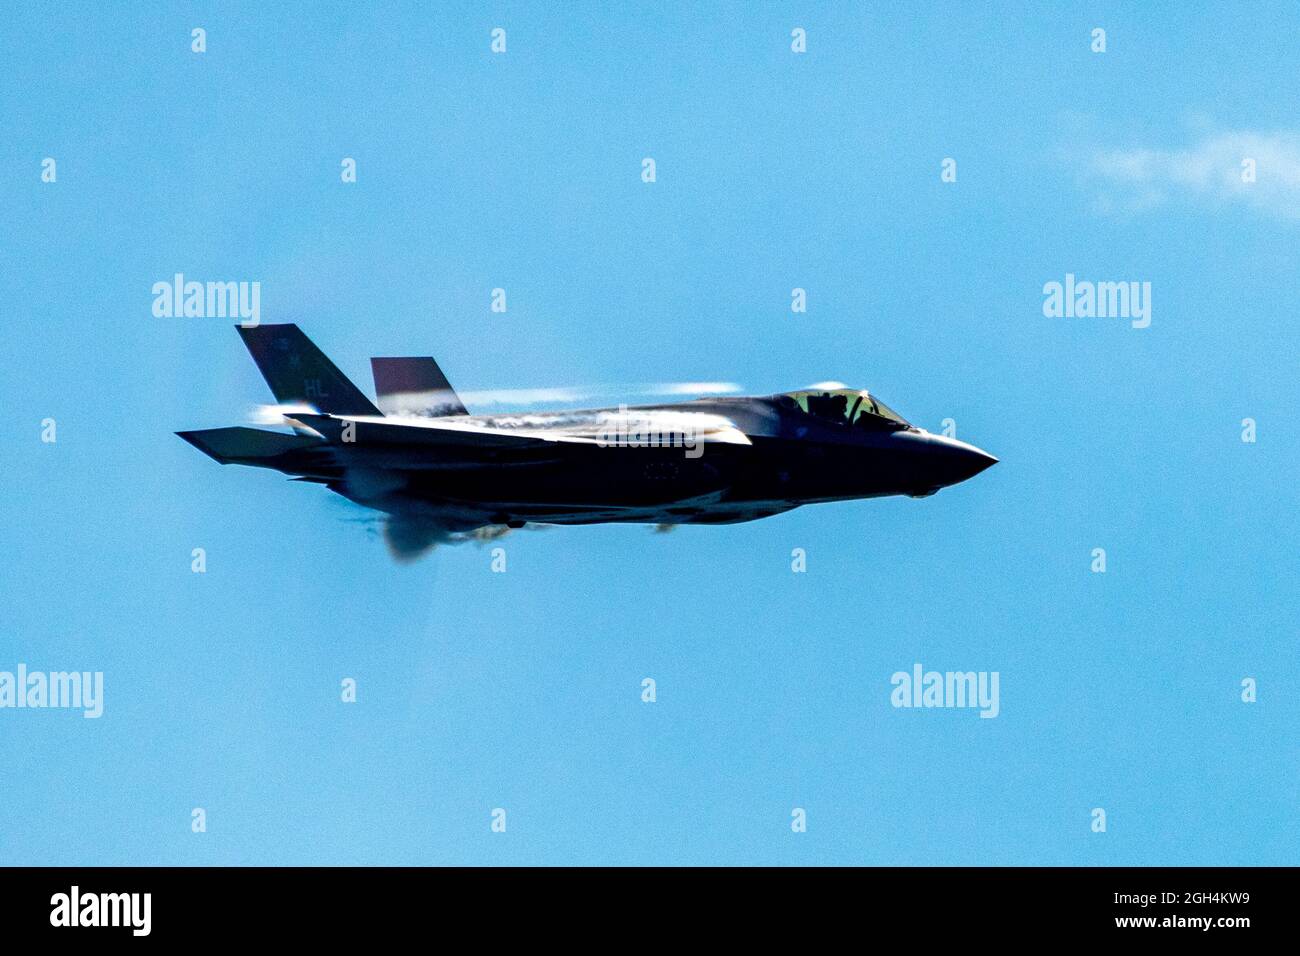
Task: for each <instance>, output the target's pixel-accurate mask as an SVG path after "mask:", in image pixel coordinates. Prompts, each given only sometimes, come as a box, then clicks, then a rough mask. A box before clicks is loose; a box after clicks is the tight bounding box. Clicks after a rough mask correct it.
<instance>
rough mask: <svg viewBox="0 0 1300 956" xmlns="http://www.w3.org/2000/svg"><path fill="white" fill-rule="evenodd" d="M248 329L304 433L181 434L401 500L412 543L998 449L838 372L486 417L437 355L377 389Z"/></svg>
mask: <svg viewBox="0 0 1300 956" xmlns="http://www.w3.org/2000/svg"><path fill="white" fill-rule="evenodd" d="M236 328H237V329H238V330H239V334H240V335H241V336H242V337H243V340H244V344H245V345H246V346H247V347H248V350H249V352H250V353H251V354H252V356H253V361H254V362H256V363H257V367H258V369H259V370H260V371H261V373H262V376H263V377H264V378H265V379H266V382H267V385H269V386H270V388H271V393H272V394H273V395H274V396H275V400H276V402H277V403H278V404H277V405H276V406H275V411H276V414H277V415H279V416H281V417H280V420H279V424H281V425H283V426H285V427H287V428H291V429H292V433H290V432H287V431H267V430H263V429H257V428H249V427H244V426H235V427H229V428H212V429H205V430H201V431H182V432H177V434H178V435H179V436H180V437H181V438H183V439H185V440H186V441H187V442H189V443H190V444H191V445H193V446H194V447H196V448H198V449H199V450H200V451H202V452H204V453H205V454H207V455H209V456H210V457H212V458H214V459H215V460H216V461H218V462H220V463H221V464H223V465H224V464H232V463H233V464H241V465H253V466H255V467H259V468H271V469H274V470H276V471H281V472H284V473H285V474H288V475H292V476H294V479H295V480H298V481H306V482H315V483H318V484H321V485H324V486H325V487H326V488H328V489H329V490H330V491H333V492H336V493H338V494H340V495H342V496H343V497H345V498H348V499H350V500H352V501H354V502H357V503H358V504H361V505H364V506H366V507H368V508H373V509H376V510H378V511H380V512H383V513H385V515H386V516H387V517H386V524H385V537H386V538H387V541H388V544H389V547H390V549H391V550H392V552H393V553H394V555H395V556H397V557H399V558H405V559H410V558H413V557H417V556H419V555H420V554H422V553H423V552H424V551H426V550H428V549H429V548H430V547H432V546H434V545H436V544H437V543H438V542H440V541H444V540H452V539H454V538H455V537H456V536H461V535H466V534H468V533H475V532H481V531H482V529H491V528H493V527H497V526H505V527H507V528H520V527H523V526H524V525H526V524H529V523H534V524H547V525H582V524H596V523H601V522H641V523H646V524H654V525H660V526H672V525H678V524H733V523H736V522H741V521H753V520H755V519H757V518H766V517H770V516H771V515H776V514H781V513H782V512H785V511H789V510H791V509H792V508H798V507H800V506H801V505H806V504H813V503H820V502H831V501H845V500H849V499H855V498H878V497H883V496H886V495H907V496H910V497H913V498H922V497H926V496H928V495H932V494H934V493H935V492H937V491H938V490H939V489H941V488H946V487H948V486H950V485H955V484H957V483H958V482H962V481H965V480H966V479H967V478H971V477H973V476H975V475H977V474H979V473H980V472H982V471H983V470H984V469H986V468H988V467H989V466H990V465H992V464H994V463H995V462H996V461H997V459H996V458H994V457H993V456H992V455H989V454H988V453H987V452H984V451H981V450H980V449H978V448H976V447H974V446H973V445H968V444H966V443H965V442H961V441H957V440H956V439H954V438H948V437H945V436H941V435H932V434H930V433H929V432H926V431H925V430H923V429H920V428H917V427H916V426H914V425H912V424H910V423H909V422H908V421H907V420H906V419H904V418H903V416H902V415H900V414H898V412H896V411H894V410H893V409H892V408H890V407H889V406H888V405H886V404H885V403H884V402H882V401H881V400H880V398H879V397H878V396H876V395H874V394H872V393H870V392H868V391H867V390H865V389H856V388H847V387H844V386H842V385H840V384H839V383H834V382H832V383H823V384H822V385H816V386H812V387H809V388H805V389H800V390H798V391H793V392H786V393H782V394H777V395H763V396H746V397H738V396H725V397H723V396H715V397H709V398H701V399H696V400H694V401H687V402H679V403H673V404H661V405H638V406H633V407H627V406H619V407H618V408H596V409H580V410H575V411H548V412H526V413H525V412H520V413H511V414H498V415H475V414H471V413H470V411H469V410H468V409H467V408H466V407H465V405H464V404H463V403H462V402H461V400H460V398H459V397H458V396H457V395H456V393H455V391H454V390H453V389H452V387H451V384H450V383H449V382H448V381H447V378H446V376H445V375H443V373H442V371H441V369H439V367H438V364H437V362H435V361H434V360H433V359H432V358H373V359H371V360H370V361H371V368H372V371H373V374H374V380H375V391H376V393H377V396H378V400H377V403H375V402H371V401H370V399H369V398H367V397H366V396H365V395H364V394H363V393H362V392H361V390H360V389H358V388H357V387H356V386H355V385H353V384H352V382H350V381H348V379H347V378H346V377H344V375H343V374H342V373H341V372H340V371H339V370H338V368H337V367H335V365H334V363H333V362H331V361H330V360H329V359H328V358H326V357H325V355H324V354H323V353H322V352H321V351H320V349H318V348H317V347H316V346H315V345H314V344H312V342H311V340H309V339H308V338H307V336H306V335H304V334H303V333H302V331H301V330H300V329H299V328H298V327H297V326H296V325H258V326H255V327H252V328H245V327H243V326H236Z"/></svg>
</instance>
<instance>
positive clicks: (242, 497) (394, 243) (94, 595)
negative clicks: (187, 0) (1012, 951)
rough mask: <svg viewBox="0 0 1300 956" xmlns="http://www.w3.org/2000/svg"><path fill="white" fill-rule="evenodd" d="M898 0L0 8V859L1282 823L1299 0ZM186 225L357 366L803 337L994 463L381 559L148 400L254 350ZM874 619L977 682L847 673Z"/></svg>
mask: <svg viewBox="0 0 1300 956" xmlns="http://www.w3.org/2000/svg"><path fill="white" fill-rule="evenodd" d="M701 6H702V7H703V9H701V8H700V7H701ZM895 6H896V7H897V9H891V6H890V5H871V6H865V5H858V4H835V5H822V4H809V3H788V4H777V3H764V4H721V5H716V4H715V5H696V4H690V5H687V4H678V5H674V4H667V5H654V6H651V5H642V6H639V7H636V8H634V9H631V10H607V9H604V5H596V4H588V5H578V6H571V7H570V6H566V9H565V10H561V9H560V8H558V7H555V6H553V5H542V4H519V5H477V4H463V5H441V4H440V5H437V6H436V8H432V7H430V6H429V5H424V4H411V5H407V6H389V7H386V8H384V10H382V11H379V10H374V9H370V8H368V6H367V5H364V4H339V5H336V6H333V7H328V6H327V7H325V8H323V9H321V8H318V7H317V6H316V5H288V4H286V5H276V9H274V10H268V9H265V8H264V6H263V5H256V4H243V5H240V4H211V5H209V4H172V5H167V7H166V8H165V9H158V10H148V9H146V8H145V6H144V5H125V6H118V7H115V8H114V9H113V10H112V11H111V12H92V11H90V10H89V9H88V8H76V7H71V6H69V7H58V6H50V7H42V8H39V9H28V8H24V9H15V10H11V11H8V12H7V13H6V20H7V26H6V28H5V29H4V30H3V31H0V64H3V67H2V68H0V69H2V70H3V75H4V78H5V82H4V83H3V85H2V86H0V108H2V111H3V118H4V122H3V124H2V125H3V134H2V135H0V168H3V169H4V170H5V175H4V176H3V177H0V209H2V210H3V215H4V219H5V241H4V243H3V244H2V245H0V306H2V307H3V309H4V312H5V316H6V322H5V328H6V353H7V358H6V360H5V363H4V369H5V371H4V374H3V376H0V407H3V409H4V414H3V417H4V437H3V442H0V447H2V448H3V465H4V472H5V475H6V478H7V481H6V490H7V493H6V495H5V503H4V505H3V509H4V515H5V522H4V523H5V527H6V529H7V530H6V547H5V548H4V549H3V552H2V553H0V606H3V608H4V616H3V619H2V621H0V670H13V669H14V668H15V667H16V666H17V665H18V664H19V663H25V664H27V665H28V666H29V667H30V668H33V669H38V668H40V669H47V670H64V669H79V670H99V671H103V673H104V682H105V713H104V716H103V717H102V718H100V719H99V720H85V719H82V717H81V716H80V715H79V714H78V713H75V712H66V711H56V710H45V711H39V710H23V711H18V710H0V780H2V781H3V787H0V792H3V794H4V796H3V799H0V862H4V863H18V864H32V863H49V864H152V863H157V864H176V865H191V864H253V863H260V864H279V863H311V864H314V863H364V864H371V863H374V864H378V863H396V864H439V863H473V864H506V863H522V864H540V863H615V864H634V863H673V864H677V863H681V864H703V863H726V864H749V863H777V864H783V863H801V864H803V863H812V864H820V863H841V864H856V863H863V864H929V863H945V864H1048V863H1050V864H1085V865H1091V864H1219V863H1223V864H1228V863H1237V864H1241V863H1294V862H1295V861H1296V847H1297V843H1298V840H1297V838H1298V837H1300V824H1297V822H1296V821H1297V818H1296V814H1295V812H1294V808H1295V805H1296V800H1297V797H1298V796H1300V794H1298V793H1297V791H1298V789H1300V788H1298V786H1297V769H1296V768H1297V757H1300V753H1298V749H1300V748H1298V747H1297V742H1296V737H1295V733H1294V728H1295V726H1296V723H1297V719H1298V718H1300V705H1298V704H1297V701H1300V681H1298V680H1297V653H1296V637H1297V630H1296V628H1297V623H1296V622H1297V611H1298V610H1300V600H1298V599H1297V593H1298V592H1297V587H1296V580H1297V577H1296V572H1297V566H1296V565H1297V561H1296V558H1297V553H1296V552H1297V549H1296V542H1297V540H1298V539H1300V521H1298V520H1297V509H1296V482H1295V476H1296V473H1297V464H1300V461H1298V458H1300V456H1298V455H1297V449H1298V448H1300V441H1298V438H1300V436H1298V434H1297V431H1298V429H1297V419H1296V397H1295V396H1296V391H1295V390H1296V356H1297V355H1300V333H1298V332H1297V331H1296V328H1297V327H1296V322H1295V319H1294V315H1293V314H1292V313H1293V309H1292V307H1291V304H1292V303H1294V302H1295V301H1297V299H1300V272H1297V270H1296V249H1297V245H1298V244H1300V121H1298V120H1297V118H1296V117H1297V115H1298V114H1297V105H1298V103H1297V96H1296V93H1295V92H1294V91H1295V82H1294V78H1295V75H1296V71H1297V69H1298V68H1300V48H1297V45H1296V43H1295V42H1294V37H1295V36H1296V35H1297V29H1300V22H1297V21H1298V20H1300V17H1297V14H1296V12H1295V10H1294V7H1293V6H1290V5H1285V4H1277V5H1274V6H1267V5H1266V6H1264V7H1252V8H1251V11H1250V12H1249V14H1247V13H1246V12H1244V11H1241V10H1239V9H1238V8H1236V7H1235V6H1232V5H1227V4H1224V5H1206V4H1190V3H1179V4H1144V5H1142V7H1141V9H1138V8H1136V7H1133V6H1132V5H1101V4H1064V3H1062V4H1051V3H1043V4H1024V5H1019V4H1016V5H994V6H992V7H990V8H989V9H987V10H983V9H981V10H976V9H974V8H973V5H971V6H967V5H940V6H938V7H923V6H917V5H915V4H907V5H905V6H904V5H901V4H900V5H895ZM194 27H203V28H204V29H205V30H206V31H207V52H205V53H203V54H195V53H193V52H191V49H190V31H191V29H192V28H194ZM494 27H502V28H504V29H505V30H506V31H507V52H506V53H505V54H502V55H494V54H493V53H492V52H491V51H490V49H489V43H490V36H489V34H490V31H491V30H492V29H493V28H494ZM795 27H803V28H804V29H806V31H807V38H808V39H807V43H808V50H807V52H806V53H804V54H795V53H792V52H791V49H790V42H791V40H790V32H791V30H792V29H793V28H795ZM1094 27H1102V28H1104V29H1105V30H1106V39H1107V49H1106V52H1105V53H1100V54H1098V53H1093V52H1092V51H1091V50H1090V44H1091V42H1092V41H1091V36H1090V32H1091V30H1092V29H1093V28H1094ZM1245 151H1249V153H1247V152H1245ZM1252 153H1254V154H1258V155H1257V156H1254V157H1253V158H1255V159H1256V160H1257V166H1258V171H1257V181H1256V182H1254V183H1250V184H1246V183H1242V182H1241V179H1240V169H1239V164H1240V161H1241V159H1243V158H1246V157H1247V156H1249V155H1250V154H1252ZM647 156H648V157H653V158H654V159H655V161H656V166H657V181H656V182H655V183H653V184H647V183H644V182H642V181H641V176H640V173H641V162H642V159H643V158H644V157H647ZM46 157H52V158H54V159H55V160H56V162H57V180H56V181H55V182H53V183H43V182H42V181H41V163H42V160H43V159H44V158H46ZM343 157H352V158H354V159H356V161H357V173H358V175H357V182H356V183H352V184H345V183H342V182H340V176H339V170H340V161H341V160H342V158H343ZM946 157H951V158H954V159H956V161H957V169H958V177H957V181H956V182H955V183H945V182H942V181H941V179H940V164H941V162H942V160H943V159H944V158H946ZM176 272H183V273H185V274H186V275H187V276H189V277H192V278H197V279H200V280H206V279H233V280H250V281H251V280H256V281H259V282H260V283H261V286H262V298H261V308H262V320H263V321H266V322H272V321H295V322H298V323H300V324H301V325H302V326H303V328H304V329H305V330H306V331H307V333H308V334H309V335H311V336H312V337H313V338H314V339H315V340H316V341H317V343H318V344H319V345H320V346H321V347H322V348H323V349H324V350H325V351H326V352H327V353H328V354H329V355H330V356H331V357H332V358H333V359H334V360H335V361H336V362H337V363H338V364H339V366H340V367H341V368H342V369H343V370H344V372H346V373H347V374H349V375H350V376H351V377H352V378H353V379H354V380H355V381H356V382H357V383H358V384H359V385H361V386H362V387H363V388H365V389H367V390H368V389H369V387H370V378H369V371H368V363H367V358H368V356H370V355H372V354H378V355H401V354H414V355H423V354H433V355H435V356H436V357H437V358H438V359H439V361H440V363H441V364H442V367H443V369H444V370H445V371H446V373H447V375H448V376H449V378H450V379H451V381H452V382H453V383H454V384H455V385H457V386H459V387H461V388H463V389H466V390H472V389H489V388H516V387H536V386H557V385H586V384H592V383H639V382H647V381H679V380H685V381H702V380H703V381H708V380H723V381H736V382H739V383H742V384H744V385H745V386H746V388H747V389H748V390H750V391H753V392H771V391H776V390H781V389H788V388H796V387H800V386H803V385H806V384H808V383H810V382H814V381H820V380H825V379H829V378H833V379H840V380H843V381H845V382H850V383H853V384H855V385H860V386H863V387H869V388H871V389H873V390H878V391H879V393H880V395H881V396H882V397H883V398H884V399H885V400H886V401H888V402H889V403H890V404H891V405H893V406H894V407H895V408H897V409H899V410H900V411H901V412H902V413H903V414H904V415H906V416H907V417H908V418H909V419H911V420H912V421H914V422H915V423H917V424H919V425H921V426H923V427H926V428H929V429H931V430H934V431H938V430H939V429H940V427H941V423H942V421H943V419H945V418H952V419H954V420H955V422H956V423H957V435H958V437H960V438H963V439H965V440H968V441H971V442H974V443H975V444H977V445H979V446H980V447H983V448H986V449H988V450H989V451H990V452H992V453H993V454H996V455H997V456H998V457H999V458H1000V459H1001V464H999V465H998V466H997V467H995V468H993V469H991V470H990V471H988V472H986V473H984V474H983V475H980V476H979V477H978V478H976V479H975V480H973V481H971V482H969V483H967V484H964V485H961V486H958V487H956V488H952V489H948V490H946V491H944V492H941V493H940V494H939V495H937V496H935V497H933V498H929V499H925V500H919V501H917V500H910V499H889V500H880V501H870V502H856V503H848V504H842V505H828V506H816V507H809V508H804V509H801V510H797V511H794V512H791V513H789V514H786V515H782V516H778V517H776V518H772V519H769V520H766V521H762V522H757V523H753V524H744V525H737V526H732V527H717V528H707V527H701V528H691V527H686V528H681V529H679V530H677V531H675V532H673V533H671V534H654V533H652V532H651V531H650V530H649V529H647V528H645V527H636V526H633V527H613V526H608V527H595V528H587V529H552V530H546V531H525V532H518V533H515V534H512V535H510V536H508V537H507V538H505V539H504V540H503V541H502V542H500V544H501V546H503V547H505V549H506V553H507V559H508V571H507V572H506V573H504V574H497V573H492V572H491V571H490V562H491V553H490V550H489V549H487V548H481V547H478V546H475V545H463V546H458V547H449V548H442V549H439V550H438V551H436V552H434V553H433V554H432V555H431V556H430V557H428V558H427V559H425V560H424V561H422V562H419V563H416V564H413V565H409V566H400V565H395V564H394V563H392V561H391V560H390V559H389V557H388V555H387V553H386V551H385V549H384V546H383V543H382V541H381V540H380V539H379V538H378V537H377V535H376V533H375V531H376V529H375V526H374V525H373V523H371V522H369V521H367V520H366V512H364V511H362V510H361V509H358V508H356V507H354V506H352V505H349V504H347V503H346V502H344V501H342V500H341V499H337V498H335V497H333V496H331V495H329V494H328V493H327V492H325V491H324V490H322V489H318V488H313V487H306V486H303V485H301V484H292V483H290V482H288V481H285V480H284V479H283V477H282V476H280V475H277V474H274V473H271V472H262V471H254V470H251V469H243V468H238V467H235V466H230V467H224V468H223V467H219V466H217V465H216V464H215V463H213V462H212V461H210V460H208V459H207V458H205V457H204V456H202V455H200V454H199V453H198V452H197V451H195V450H194V449H193V448H191V447H189V446H188V445H186V444H185V443H184V442H182V441H180V440H179V439H177V438H175V437H174V436H173V434H172V432H173V431H175V430H177V429H183V428H199V427H213V426H219V425H225V424H236V423H239V422H240V421H241V420H242V419H243V417H244V415H245V413H246V411H247V409H248V407H249V405H250V404H251V403H255V402H262V401H267V400H269V394H268V392H267V390H266V388H265V385H264V384H263V383H262V381H261V379H260V378H259V376H258V374H257V371H256V369H255V367H254V365H253V363H252V361H251V360H250V359H249V357H248V355H247V354H246V352H245V351H244V349H243V348H242V347H241V345H240V343H239V341H238V337H237V336H236V335H235V332H234V331H233V329H232V328H231V327H230V323H229V322H228V321H226V320H222V319H206V318H191V319H183V318H178V319H159V318H155V317H154V316H153V315H152V314H151V305H152V296H151V293H150V289H151V286H152V284H153V283H154V282H156V281H159V280H164V281H165V280H168V279H170V277H171V276H172V275H173V274H174V273H176ZM1067 273H1073V274H1075V275H1076V276H1078V277H1079V278H1081V279H1092V280H1098V281H1102V280H1104V281H1130V280H1132V281H1141V282H1150V283H1151V284H1152V323H1151V326H1150V327H1149V328H1146V329H1133V328H1131V327H1130V325H1129V323H1128V322H1127V321H1126V320H1123V319H1115V318H1091V319H1083V318H1073V319H1065V318H1047V317H1045V316H1044V314H1043V311H1042V303H1043V291H1042V290H1043V286H1044V284H1045V283H1047V282H1051V281H1063V280H1064V277H1065V275H1066V274H1067ZM497 287H500V288H504V289H506V290H507V295H508V306H509V309H508V312H507V313H506V314H495V313H492V312H491V311H490V310H489V302H490V294H491V290H492V289H493V288H497ZM795 287H800V288H805V289H806V290H807V294H808V312H807V313H806V314H804V315H796V314H792V313H791V310H790V294H791V289H792V288H795ZM609 397H610V400H611V402H614V403H616V402H617V401H618V399H619V396H618V395H617V394H611V395H610V396H609ZM46 418H53V419H54V420H55V421H56V422H57V442H56V443H54V444H47V443H42V442H41V440H40V435H41V422H42V420H43V419H46ZM1244 418H1252V419H1254V420H1255V421H1256V422H1257V429H1258V440H1257V441H1256V442H1255V443H1253V444H1251V443H1245V442H1243V441H1242V440H1241V431H1242V427H1241V422H1242V419H1244ZM195 547H202V548H204V549H205V550H206V553H207V572H206V573H205V574H193V573H191V570H190V561H191V558H190V554H191V550H192V549H193V548H195ZM1098 547H1101V548H1104V549H1105V550H1106V553H1107V571H1106V573H1104V574H1094V573H1092V572H1091V571H1090V564H1091V560H1092V559H1091V552H1092V549H1094V548H1098ZM794 548H802V549H804V550H805V551H806V553H807V561H808V570H807V572H806V573H803V574H795V573H792V571H791V551H792V549H794ZM916 662H920V663H922V664H923V665H924V666H925V667H926V668H927V669H936V670H940V671H945V670H962V671H965V670H975V671H997V672H998V673H999V675H1000V688H1001V693H1000V696H1001V713H1000V715H999V716H998V717H997V718H996V719H993V720H982V719H979V718H978V716H977V715H976V713H975V712H973V711H970V710H902V709H895V708H893V707H892V706H891V705H890V691H891V689H892V688H891V685H890V677H891V675H892V674H893V673H894V672H895V671H898V670H910V669H911V667H912V665H913V664H914V663H916ZM345 677H352V678H354V679H355V680H356V681H357V682H358V688H359V690H358V695H359V699H358V701H357V703H355V704H343V703H341V702H340V700H339V685H340V681H341V680H342V679H343V678H345ZM645 677H652V678H654V679H655V681H656V682H657V689H658V700H657V702H655V703H654V704H645V703H642V701H641V698H640V690H641V681H642V679H643V678H645ZM1246 677H1251V678H1254V679H1255V680H1256V681H1257V682H1258V688H1259V690H1258V701H1257V702H1256V703H1253V704H1247V703H1243V702H1242V700H1241V681H1242V679H1243V678H1246ZM195 807H202V808H204V809H205V810H206V812H207V821H208V828H207V832H206V833H203V834H194V833H192V832H191V827H190V820H191V810H192V809H193V808H195ZM496 807H502V808H505V809H506V811H507V815H508V816H507V819H508V825H507V831H506V832H505V833H504V834H494V833H492V832H491V831H490V828H489V823H490V812H491V811H492V809H493V808H496ZM794 807H802V808H804V809H805V810H806V811H807V818H808V830H807V832H806V833H793V832H792V830H791V826H790V821H791V816H790V814H791V810H792V808H794ZM1097 807H1100V808H1104V809H1105V811H1106V814H1107V831H1106V832H1105V833H1094V832H1092V830H1091V828H1090V823H1091V817H1090V813H1091V811H1092V809H1093V808H1097Z"/></svg>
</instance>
